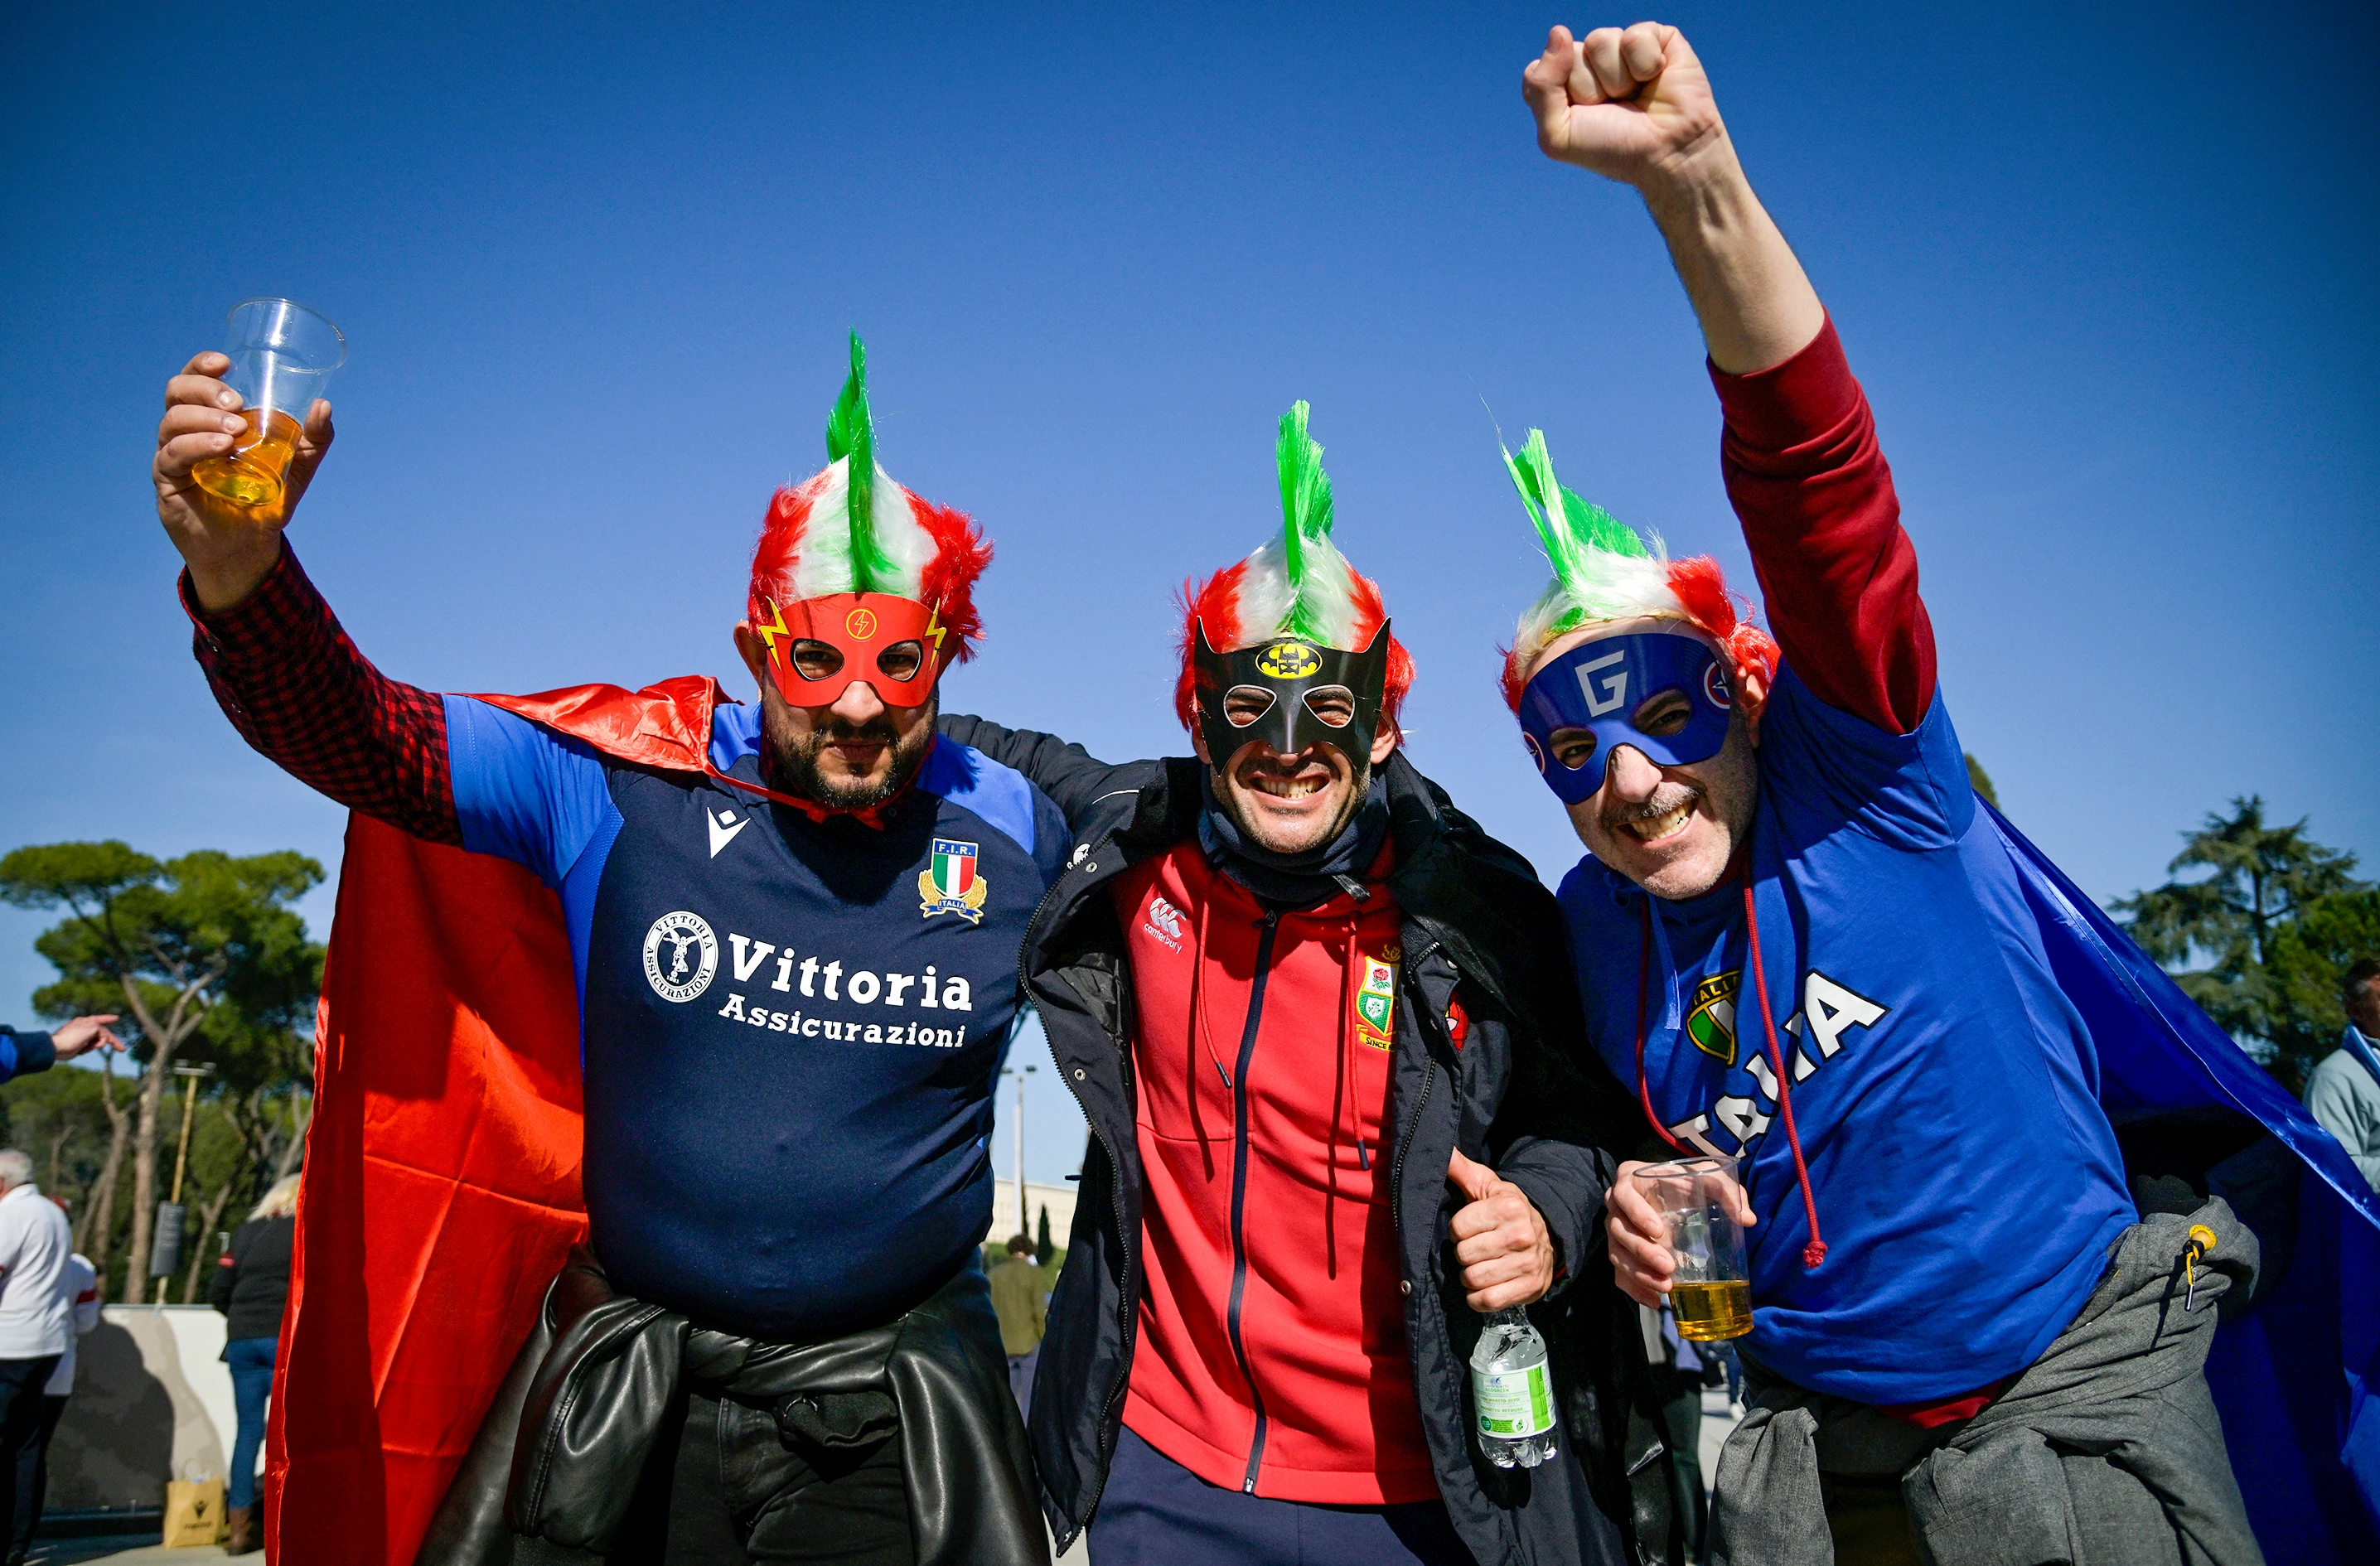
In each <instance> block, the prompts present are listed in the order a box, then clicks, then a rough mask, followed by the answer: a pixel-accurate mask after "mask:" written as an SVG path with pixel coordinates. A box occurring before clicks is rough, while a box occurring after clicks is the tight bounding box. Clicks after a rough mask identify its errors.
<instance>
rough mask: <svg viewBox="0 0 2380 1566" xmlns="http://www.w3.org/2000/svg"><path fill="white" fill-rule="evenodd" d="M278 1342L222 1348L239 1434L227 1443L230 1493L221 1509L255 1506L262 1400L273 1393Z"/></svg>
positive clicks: (248, 1341) (241, 1342) (246, 1341)
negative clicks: (237, 1416) (227, 1367)
mask: <svg viewBox="0 0 2380 1566" xmlns="http://www.w3.org/2000/svg"><path fill="white" fill-rule="evenodd" d="M280 1355H281V1340H280V1339H278V1338H234V1339H233V1340H232V1341H230V1342H228V1343H225V1345H224V1358H225V1361H227V1362H228V1363H229V1364H230V1366H231V1400H232V1402H233V1403H234V1405H236V1406H237V1408H238V1410H239V1434H238V1435H237V1436H236V1437H235V1438H233V1439H232V1443H231V1493H230V1494H229V1495H228V1496H226V1497H225V1499H224V1504H225V1506H254V1505H255V1504H256V1449H257V1448H258V1447H259V1446H260V1445H261V1444H262V1443H263V1440H264V1400H265V1399H266V1398H267V1397H269V1396H270V1395H271V1394H272V1391H273V1362H274V1361H275V1360H277V1359H279V1358H280Z"/></svg>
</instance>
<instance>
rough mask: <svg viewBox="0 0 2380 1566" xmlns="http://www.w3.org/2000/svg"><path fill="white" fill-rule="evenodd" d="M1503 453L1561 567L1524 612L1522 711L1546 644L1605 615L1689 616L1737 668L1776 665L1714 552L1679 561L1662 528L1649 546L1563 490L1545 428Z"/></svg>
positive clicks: (1517, 663)
mask: <svg viewBox="0 0 2380 1566" xmlns="http://www.w3.org/2000/svg"><path fill="white" fill-rule="evenodd" d="M1499 449H1500V450H1503V453H1504V471H1505V472H1506V473H1507V474H1509V475H1511V477H1512V487H1513V488H1514V489H1516V490H1518V491H1520V492H1521V504H1522V505H1523V507H1524V508H1525V509H1526V510H1527V512H1528V514H1529V520H1530V521H1531V522H1532V523H1534V524H1536V529H1537V542H1538V544H1539V545H1540V546H1541V547H1542V548H1543V549H1544V550H1545V552H1546V559H1547V561H1548V563H1550V564H1552V566H1553V568H1554V575H1553V580H1552V581H1550V582H1548V583H1547V584H1546V590H1545V591H1544V592H1542V593H1540V594H1538V595H1537V601H1536V602H1535V603H1533V604H1531V605H1529V607H1528V609H1527V610H1526V611H1525V612H1524V613H1523V614H1522V615H1521V623H1520V625H1519V626H1518V627H1517V628H1516V629H1515V630H1514V632H1513V635H1512V650H1511V651H1510V652H1509V653H1507V654H1506V655H1505V659H1504V698H1505V700H1507V701H1508V702H1510V703H1511V704H1512V706H1513V708H1514V709H1516V710H1517V709H1518V708H1519V706H1520V704H1521V690H1522V687H1523V686H1524V685H1525V684H1526V683H1527V678H1528V670H1529V666H1530V665H1531V664H1533V663H1535V662H1536V658H1537V654H1538V653H1539V652H1541V651H1543V650H1544V649H1545V648H1546V645H1547V644H1548V642H1551V641H1552V640H1554V638H1556V637H1560V636H1562V635H1564V634H1566V633H1568V632H1571V631H1574V630H1576V629H1578V628H1579V627H1580V626H1581V625H1592V624H1594V623H1595V622H1597V621H1601V620H1628V619H1634V618H1636V617H1638V616H1640V615H1654V616H1658V617H1660V618H1664V619H1671V620H1683V621H1685V622H1686V623H1688V624H1689V625H1694V627H1695V628H1696V629H1698V630H1701V631H1704V632H1706V633H1708V634H1709V635H1710V636H1711V637H1712V638H1713V639H1715V640H1716V641H1718V643H1719V645H1720V647H1721V648H1722V649H1725V650H1726V652H1727V653H1728V654H1729V655H1730V659H1731V660H1732V661H1733V662H1735V664H1736V666H1737V668H1738V669H1739V671H1742V670H1743V669H1746V668H1751V667H1756V668H1757V669H1758V670H1759V672H1760V673H1761V674H1762V675H1763V676H1764V678H1765V677H1766V675H1767V673H1768V672H1769V671H1770V670H1772V669H1774V668H1775V666H1776V662H1777V644H1776V643H1774V642H1772V641H1770V640H1769V639H1768V637H1767V633H1766V632H1763V631H1761V630H1760V629H1759V628H1757V627H1756V626H1755V625H1752V624H1750V623H1749V622H1748V621H1745V620H1743V619H1742V618H1740V617H1739V615H1738V613H1737V607H1736V600H1735V598H1734V596H1733V595H1732V594H1730V592H1729V591H1728V590H1727V583H1726V581H1725V579H1724V578H1723V577H1721V576H1720V575H1719V569H1718V562H1717V561H1715V560H1713V559H1711V558H1710V557H1709V556H1708V555H1696V556H1694V558H1693V559H1690V560H1671V559H1670V557H1669V554H1668V552H1666V551H1665V550H1663V549H1662V547H1661V539H1660V535H1659V534H1658V533H1657V534H1655V535H1653V537H1652V539H1651V541H1650V542H1649V543H1648V542H1647V541H1646V540H1645V539H1643V538H1640V537H1639V536H1638V535H1637V534H1636V532H1635V530H1634V529H1633V528H1629V527H1628V526H1627V525H1626V524H1624V523H1622V522H1621V521H1620V520H1619V519H1617V518H1616V517H1614V516H1612V515H1611V513H1609V512H1608V511H1606V510H1604V509H1603V507H1601V506H1599V505H1595V504H1590V503H1588V502H1586V501H1584V500H1581V499H1580V498H1579V497H1578V496H1577V495H1576V494H1573V492H1570V491H1569V490H1566V489H1564V488H1562V486H1561V483H1560V480H1557V479H1556V478H1555V477H1554V459H1553V455H1552V454H1551V453H1549V452H1548V451H1547V450H1546V432H1545V431H1542V430H1532V431H1529V438H1528V440H1527V441H1526V442H1524V443H1523V444H1522V446H1521V455H1519V456H1517V457H1516V456H1514V455H1512V452H1511V451H1510V450H1509V449H1505V448H1501V447H1500V448H1499ZM1747 660H1749V661H1750V662H1747Z"/></svg>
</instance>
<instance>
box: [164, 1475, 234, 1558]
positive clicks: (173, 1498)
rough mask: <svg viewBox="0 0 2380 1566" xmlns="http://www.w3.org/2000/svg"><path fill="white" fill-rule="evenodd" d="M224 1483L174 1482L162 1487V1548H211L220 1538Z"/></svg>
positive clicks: (212, 1480)
mask: <svg viewBox="0 0 2380 1566" xmlns="http://www.w3.org/2000/svg"><path fill="white" fill-rule="evenodd" d="M223 1526H224V1482H223V1481H222V1480H221V1479H201V1480H199V1481H197V1482H196V1483H192V1482H191V1481H189V1480H187V1479H176V1480H173V1481H171V1482H170V1483H168V1484H167V1485H166V1487H165V1539H164V1543H165V1547H166V1548H169V1549H170V1548H175V1547H176V1546H178V1545H205V1544H213V1543H215V1542H216V1541H217V1540H219V1539H221V1538H222V1537H223Z"/></svg>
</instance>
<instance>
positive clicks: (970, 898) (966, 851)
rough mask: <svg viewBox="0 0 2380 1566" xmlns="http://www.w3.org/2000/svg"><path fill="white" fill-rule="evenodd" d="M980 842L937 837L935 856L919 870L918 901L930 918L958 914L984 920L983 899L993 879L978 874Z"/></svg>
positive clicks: (970, 920) (972, 920)
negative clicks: (920, 901)
mask: <svg viewBox="0 0 2380 1566" xmlns="http://www.w3.org/2000/svg"><path fill="white" fill-rule="evenodd" d="M975 860H976V845H975V844H972V843H953V842H951V841H950V840H949V839H947V838H940V837H938V838H936V839H934V854H933V857H932V858H930V859H929V860H928V861H927V862H926V868H924V869H922V870H919V871H918V872H917V895H918V896H919V897H921V898H923V899H924V901H923V902H922V903H920V904H918V907H919V908H920V910H921V911H922V912H923V913H924V914H925V916H926V917H928V918H929V919H930V918H932V917H934V916H935V915H936V914H956V915H958V916H959V917H961V918H963V919H965V920H966V922H967V923H969V924H971V925H972V924H981V923H982V922H983V900H984V896H985V894H986V893H987V892H989V891H990V882H989V881H987V880H984V879H983V877H981V876H979V875H977V873H976V868H975Z"/></svg>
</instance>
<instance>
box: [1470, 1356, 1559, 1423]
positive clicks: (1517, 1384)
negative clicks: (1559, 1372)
mask: <svg viewBox="0 0 2380 1566" xmlns="http://www.w3.org/2000/svg"><path fill="white" fill-rule="evenodd" d="M1471 1395H1472V1401H1473V1402H1475V1403H1477V1404H1478V1407H1479V1433H1480V1434H1481V1435H1483V1436H1498V1437H1501V1438H1503V1439H1507V1440H1517V1439H1521V1438H1523V1437H1526V1436H1541V1435H1544V1434H1545V1433H1546V1432H1547V1431H1548V1430H1550V1429H1552V1428H1553V1427H1554V1390H1553V1382H1552V1378H1550V1377H1548V1375H1547V1374H1546V1367H1545V1366H1542V1365H1533V1366H1529V1367H1528V1368H1527V1369H1525V1370H1507V1371H1503V1372H1501V1373H1500V1374H1491V1373H1488V1372H1485V1371H1474V1372H1472V1375H1471Z"/></svg>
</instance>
